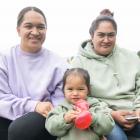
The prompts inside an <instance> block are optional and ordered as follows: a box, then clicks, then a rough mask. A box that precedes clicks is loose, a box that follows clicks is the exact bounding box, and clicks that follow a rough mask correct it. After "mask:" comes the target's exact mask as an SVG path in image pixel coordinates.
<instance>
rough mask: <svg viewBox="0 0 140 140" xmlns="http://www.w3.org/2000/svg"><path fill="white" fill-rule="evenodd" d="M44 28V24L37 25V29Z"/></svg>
mask: <svg viewBox="0 0 140 140" xmlns="http://www.w3.org/2000/svg"><path fill="white" fill-rule="evenodd" d="M45 28H46V26H45V25H38V26H37V29H39V30H44V29H45Z"/></svg>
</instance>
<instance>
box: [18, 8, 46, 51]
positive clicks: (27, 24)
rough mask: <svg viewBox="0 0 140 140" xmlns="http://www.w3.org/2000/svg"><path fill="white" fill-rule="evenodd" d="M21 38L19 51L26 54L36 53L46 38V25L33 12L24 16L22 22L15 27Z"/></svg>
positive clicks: (41, 17) (42, 19)
mask: <svg viewBox="0 0 140 140" xmlns="http://www.w3.org/2000/svg"><path fill="white" fill-rule="evenodd" d="M17 32H18V35H19V36H20V37H21V44H20V45H21V49H22V50H23V51H26V52H30V53H35V52H38V51H39V50H40V49H41V47H42V44H43V42H44V40H45V38H46V24H45V20H44V18H43V16H42V15H41V14H40V13H38V12H35V11H29V12H27V13H26V14H25V15H24V18H23V21H22V23H21V25H20V26H19V27H17Z"/></svg>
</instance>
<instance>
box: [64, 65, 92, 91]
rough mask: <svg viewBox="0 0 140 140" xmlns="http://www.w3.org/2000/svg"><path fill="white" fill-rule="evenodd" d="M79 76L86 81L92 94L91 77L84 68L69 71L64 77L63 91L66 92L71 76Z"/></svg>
mask: <svg viewBox="0 0 140 140" xmlns="http://www.w3.org/2000/svg"><path fill="white" fill-rule="evenodd" d="M71 74H72V75H79V76H81V77H83V79H84V80H85V83H86V86H87V87H88V91H89V93H90V76H89V73H88V71H87V70H84V69H82V68H72V69H68V70H67V71H66V72H65V74H64V76H63V88H62V89H63V91H64V87H65V84H66V79H67V77H68V76H69V75H71Z"/></svg>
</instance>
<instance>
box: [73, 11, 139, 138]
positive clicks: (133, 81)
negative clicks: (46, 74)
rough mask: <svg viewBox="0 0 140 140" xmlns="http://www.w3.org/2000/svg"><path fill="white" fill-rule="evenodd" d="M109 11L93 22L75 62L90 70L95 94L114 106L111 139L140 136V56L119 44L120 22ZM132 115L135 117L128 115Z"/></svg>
mask: <svg viewBox="0 0 140 140" xmlns="http://www.w3.org/2000/svg"><path fill="white" fill-rule="evenodd" d="M107 11H108V12H107ZM106 12H107V13H106ZM109 12H110V11H109V10H107V9H106V11H105V12H101V15H99V16H98V17H97V18H96V19H95V20H94V21H93V22H92V24H91V27H90V30H89V32H90V35H91V39H90V40H87V41H84V42H83V43H82V44H81V46H80V49H79V53H78V55H77V57H75V58H74V59H73V60H72V66H73V67H81V68H84V69H86V70H88V72H89V74H90V77H91V94H92V96H93V97H96V98H98V99H99V100H100V101H102V102H105V103H106V104H107V105H108V107H109V108H110V113H111V115H112V117H113V118H114V120H115V122H116V125H115V127H114V129H113V130H112V132H111V133H110V134H109V135H108V136H107V138H108V140H127V139H128V138H127V135H131V136H134V137H137V138H140V125H139V123H138V122H139V120H140V119H138V118H139V117H140V111H139V110H140V60H139V58H138V56H137V54H136V53H133V52H130V51H129V50H126V49H122V48H119V47H118V46H117V45H116V35H117V24H116V22H115V20H114V18H113V14H112V13H111V12H110V14H109ZM92 77H93V78H92ZM128 115H129V116H130V117H129V119H130V118H131V116H135V119H133V120H132V119H131V120H128V119H126V117H127V116H128ZM127 118H128V117H127Z"/></svg>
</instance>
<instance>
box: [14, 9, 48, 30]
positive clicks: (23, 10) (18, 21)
mask: <svg viewBox="0 0 140 140" xmlns="http://www.w3.org/2000/svg"><path fill="white" fill-rule="evenodd" d="M29 11H35V12H37V13H39V14H41V15H42V16H43V18H44V21H45V24H46V26H47V21H46V17H45V15H44V13H43V12H42V11H41V10H40V9H39V8H37V7H25V8H23V9H22V10H21V11H20V13H19V14H18V17H17V27H19V26H20V25H21V23H22V22H23V18H24V15H25V14H26V13H27V12H29Z"/></svg>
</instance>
